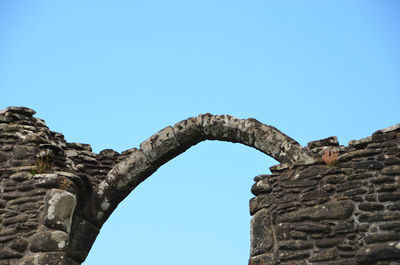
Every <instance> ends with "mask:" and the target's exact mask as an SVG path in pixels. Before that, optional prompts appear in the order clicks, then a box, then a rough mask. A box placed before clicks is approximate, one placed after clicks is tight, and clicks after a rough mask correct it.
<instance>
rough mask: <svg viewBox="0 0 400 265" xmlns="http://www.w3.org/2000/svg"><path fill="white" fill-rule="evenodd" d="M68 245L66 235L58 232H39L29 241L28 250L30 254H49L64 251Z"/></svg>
mask: <svg viewBox="0 0 400 265" xmlns="http://www.w3.org/2000/svg"><path fill="white" fill-rule="evenodd" d="M68 243H69V236H68V234H67V233H65V232H63V231H59V230H53V231H51V230H47V231H41V232H38V233H36V234H35V235H33V236H32V237H31V239H30V243H29V245H30V246H29V249H30V250H31V251H32V252H50V251H62V250H65V249H66V248H67V246H68Z"/></svg>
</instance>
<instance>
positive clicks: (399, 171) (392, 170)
mask: <svg viewBox="0 0 400 265" xmlns="http://www.w3.org/2000/svg"><path fill="white" fill-rule="evenodd" d="M381 172H382V174H385V175H400V166H399V165H392V166H388V167H385V168H383V169H382V170H381Z"/></svg>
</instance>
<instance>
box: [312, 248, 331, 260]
mask: <svg viewBox="0 0 400 265" xmlns="http://www.w3.org/2000/svg"><path fill="white" fill-rule="evenodd" d="M337 257H338V251H337V249H336V248H331V249H327V250H325V251H323V252H321V253H318V254H316V255H313V256H311V257H310V258H309V259H308V260H309V261H311V262H314V261H318V262H321V261H328V260H334V259H336V258H337Z"/></svg>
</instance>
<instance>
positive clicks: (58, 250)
mask: <svg viewBox="0 0 400 265" xmlns="http://www.w3.org/2000/svg"><path fill="white" fill-rule="evenodd" d="M34 114H35V111H33V110H30V109H28V108H23V107H9V108H7V109H4V110H2V111H0V190H1V193H0V265H6V264H7V265H33V264H35V265H41V264H43V265H44V264H48V265H52V264H58V265H67V264H68V265H76V264H81V263H82V262H83V261H84V260H85V258H86V256H87V255H88V253H89V251H90V248H91V246H92V244H93V243H94V241H95V239H96V237H97V235H98V233H99V232H100V229H101V227H102V225H103V224H104V222H105V221H106V220H107V218H108V217H109V215H110V214H111V213H112V212H113V210H114V209H115V208H116V207H117V205H118V204H119V203H120V202H121V201H122V200H123V199H124V198H125V197H126V196H127V195H128V194H129V193H130V192H131V191H132V190H133V189H134V188H135V187H136V186H137V185H139V184H140V183H141V182H143V181H144V180H145V179H146V178H147V177H149V176H150V175H151V174H152V173H153V172H154V171H155V170H157V168H158V167H159V166H161V165H162V164H164V163H166V162H168V161H169V160H170V159H172V158H173V157H175V156H177V155H179V154H180V153H182V152H184V151H185V150H187V149H188V148H190V147H191V146H193V145H195V144H197V143H199V142H201V141H204V140H221V141H229V142H234V143H242V144H245V145H248V146H250V147H253V148H256V149H258V150H260V151H261V152H263V153H265V154H267V155H269V156H272V157H273V158H275V159H276V160H278V161H279V162H281V164H279V165H276V166H273V167H271V168H270V170H271V172H272V174H270V175H265V174H264V175H259V176H257V177H255V178H254V180H255V183H254V185H253V186H252V187H251V192H252V193H253V194H254V195H255V197H254V198H252V199H251V200H250V214H251V215H252V219H251V231H250V233H251V249H250V258H249V264H250V265H266V264H281V265H289V264H328V265H334V264H339V265H350V264H366V265H368V264H369V265H372V264H373V265H375V264H376V265H378V264H379V265H383V264H392V265H394V264H400V245H399V244H400V243H399V242H400V125H399V124H397V125H394V126H391V127H389V128H386V129H382V130H379V131H376V132H375V133H374V134H373V135H372V136H369V137H366V138H364V139H361V140H354V141H350V142H349V146H341V145H339V142H338V140H337V138H336V137H334V136H333V137H329V138H326V139H322V140H318V141H313V142H311V143H309V144H308V145H307V146H306V147H305V148H302V147H301V146H300V145H299V144H298V143H297V142H296V141H295V140H293V139H291V138H290V137H288V136H286V135H285V134H283V133H282V132H280V131H279V130H278V129H276V128H274V127H272V126H267V125H264V124H262V123H260V122H258V121H257V120H255V119H251V118H250V119H245V120H243V119H237V118H235V117H232V116H229V115H211V114H201V115H198V116H197V117H193V118H189V119H186V120H184V121H181V122H178V123H176V124H175V125H173V126H172V127H166V128H165V129H163V130H161V131H160V132H158V133H156V134H155V135H153V136H151V137H150V138H149V139H147V140H145V141H144V142H143V143H142V144H141V145H140V148H139V149H136V148H132V149H129V150H127V151H124V152H122V153H121V154H119V153H118V152H115V151H113V150H111V149H106V150H103V151H101V152H100V153H99V154H95V153H93V152H92V149H91V147H90V145H87V144H80V143H67V142H66V141H65V139H64V137H63V135H62V134H61V133H56V132H52V131H50V130H49V128H47V126H46V124H45V123H44V121H43V120H40V119H37V118H35V117H33V115H34ZM326 150H336V151H338V153H339V157H338V159H337V163H336V164H335V165H334V166H327V165H325V164H324V162H323V160H322V155H323V154H324V152H325V151H326ZM247 177H249V176H247ZM249 189H250V187H249ZM177 255H178V254H177ZM127 262H129V261H127Z"/></svg>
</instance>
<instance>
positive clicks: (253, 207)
mask: <svg viewBox="0 0 400 265" xmlns="http://www.w3.org/2000/svg"><path fill="white" fill-rule="evenodd" d="M274 203H276V198H275V196H274V195H273V194H262V195H259V196H257V197H255V198H252V199H251V200H250V214H251V215H253V214H255V213H256V212H257V211H258V210H260V209H262V208H268V207H270V206H271V205H273V204H274Z"/></svg>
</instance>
